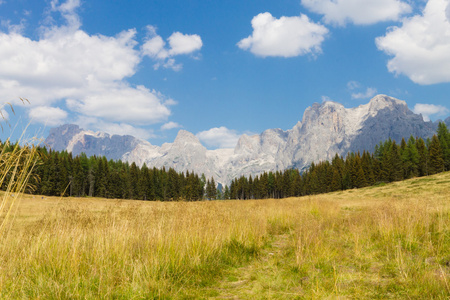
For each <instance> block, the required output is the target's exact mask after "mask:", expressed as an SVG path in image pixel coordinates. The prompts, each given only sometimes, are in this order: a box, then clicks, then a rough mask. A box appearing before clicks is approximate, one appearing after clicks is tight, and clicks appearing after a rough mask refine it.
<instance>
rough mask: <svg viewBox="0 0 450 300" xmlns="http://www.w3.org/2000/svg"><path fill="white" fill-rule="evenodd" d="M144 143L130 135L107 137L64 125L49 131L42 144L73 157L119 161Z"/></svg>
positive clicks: (75, 126) (101, 133)
mask: <svg viewBox="0 0 450 300" xmlns="http://www.w3.org/2000/svg"><path fill="white" fill-rule="evenodd" d="M141 143H145V142H144V141H141V140H139V139H137V138H135V137H132V136H131V135H124V136H119V135H112V136H111V135H109V134H107V133H103V132H92V131H87V130H83V129H80V127H79V126H77V125H73V124H66V125H62V126H59V127H56V128H52V129H51V130H50V133H49V136H48V137H47V138H46V139H45V141H44V144H45V145H49V146H50V148H52V149H53V150H56V151H62V150H67V151H69V152H72V154H74V155H78V154H80V153H82V152H84V153H86V155H87V156H93V155H97V156H103V155H104V156H106V157H107V158H108V159H115V160H119V159H122V157H123V155H124V154H125V153H127V152H129V151H132V150H133V149H135V148H136V147H137V145H139V144H141Z"/></svg>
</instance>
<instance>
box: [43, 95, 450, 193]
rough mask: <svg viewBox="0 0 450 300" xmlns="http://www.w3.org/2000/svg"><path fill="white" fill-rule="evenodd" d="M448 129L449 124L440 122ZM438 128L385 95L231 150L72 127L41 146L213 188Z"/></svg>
mask: <svg viewBox="0 0 450 300" xmlns="http://www.w3.org/2000/svg"><path fill="white" fill-rule="evenodd" d="M445 122H446V123H447V125H449V126H450V118H447V119H446V120H445ZM436 128H437V123H432V122H424V120H423V118H422V116H421V115H416V114H414V113H413V112H412V111H410V110H409V109H408V107H407V105H406V103H405V102H404V101H401V100H397V99H395V98H392V97H388V96H385V95H378V96H376V97H374V98H373V99H372V100H371V101H370V102H369V103H368V104H364V105H360V106H358V107H355V108H345V107H344V106H343V105H342V104H339V103H335V102H330V101H327V102H324V103H322V104H318V103H314V104H313V105H312V106H311V107H309V108H307V109H306V110H305V112H304V114H303V118H302V121H301V122H298V123H297V124H296V125H295V126H294V127H293V128H292V129H290V130H287V131H283V130H281V129H268V130H266V131H264V132H263V133H261V134H260V135H254V136H248V135H245V134H244V135H242V136H241V138H240V139H239V141H238V143H237V145H236V147H235V148H234V149H217V150H207V149H206V148H205V147H204V146H203V145H202V144H201V143H200V141H199V140H198V138H197V137H196V136H195V135H193V134H192V133H190V132H188V131H185V130H180V131H179V133H178V136H177V137H176V139H175V141H174V142H173V143H166V144H163V145H162V146H161V147H158V146H154V145H151V144H150V143H149V142H146V141H142V140H138V139H136V138H134V137H131V136H117V135H113V136H110V135H109V134H106V133H101V132H97V133H94V132H91V131H85V130H82V129H80V128H79V127H78V126H76V125H63V126H60V127H58V128H54V129H52V130H51V131H50V135H49V137H48V138H47V140H46V143H47V144H48V145H50V147H52V148H53V149H55V150H67V151H71V152H72V153H73V154H75V155H77V154H79V153H81V152H85V153H86V154H87V155H105V156H106V157H107V158H109V159H122V160H124V161H128V162H136V164H138V165H143V164H144V163H146V164H147V166H149V167H153V166H155V167H158V168H160V167H163V166H164V167H166V168H169V167H172V168H174V169H175V170H177V171H183V172H184V171H195V172H196V173H204V174H205V176H207V177H211V176H214V178H215V180H216V182H218V183H222V184H229V182H230V181H231V180H232V179H233V178H235V177H238V176H242V175H245V176H249V175H252V176H255V175H257V174H260V173H262V172H264V171H276V170H284V169H286V168H293V167H295V168H299V169H305V168H307V167H308V166H309V165H310V164H311V163H312V162H314V161H320V160H326V159H331V158H333V157H334V155H335V154H336V153H337V154H339V155H343V156H345V155H346V154H347V153H348V152H349V151H363V150H369V151H373V149H374V147H375V145H376V144H378V143H379V142H380V141H384V140H386V139H388V138H392V139H395V140H397V141H400V140H401V138H402V137H405V138H409V136H410V135H413V136H420V137H424V138H427V137H430V136H432V135H433V134H434V133H435V132H436Z"/></svg>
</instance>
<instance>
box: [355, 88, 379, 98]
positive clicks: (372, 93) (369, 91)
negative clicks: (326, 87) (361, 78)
mask: <svg viewBox="0 0 450 300" xmlns="http://www.w3.org/2000/svg"><path fill="white" fill-rule="evenodd" d="M376 93H377V89H375V88H371V87H369V88H367V89H366V91H365V92H363V93H352V99H367V98H372V97H373V96H375V94H376Z"/></svg>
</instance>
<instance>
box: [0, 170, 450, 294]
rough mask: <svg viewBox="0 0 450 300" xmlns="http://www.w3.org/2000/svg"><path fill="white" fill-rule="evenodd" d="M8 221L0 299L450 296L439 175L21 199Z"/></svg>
mask: <svg viewBox="0 0 450 300" xmlns="http://www.w3.org/2000/svg"><path fill="white" fill-rule="evenodd" d="M1 196H2V197H3V198H4V197H11V195H6V194H2V195H1ZM11 216H12V217H10V218H9V219H7V223H6V226H4V228H3V231H2V235H1V238H0V298H2V299H189V298H192V299H194V298H195V299H199V298H200V299H202V298H208V299H324V298H331V299H335V298H339V299H377V298H378V299H386V298H391V299H403V298H412V299H448V298H449V297H450V173H449V172H447V173H441V174H437V175H434V176H430V177H422V178H414V179H410V180H406V181H403V182H396V183H392V184H386V185H379V186H376V187H368V188H363V189H353V190H348V191H343V192H335V193H330V194H323V195H317V196H308V197H301V198H288V199H279V200H274V199H269V200H246V201H237V200H233V201H204V202H148V201H131V200H126V201H125V200H110V199H109V200H107V199H101V198H57V197H42V196H31V195H23V196H22V197H21V198H20V200H17V203H16V204H15V208H14V211H13V213H12V215H11ZM0 217H4V216H0Z"/></svg>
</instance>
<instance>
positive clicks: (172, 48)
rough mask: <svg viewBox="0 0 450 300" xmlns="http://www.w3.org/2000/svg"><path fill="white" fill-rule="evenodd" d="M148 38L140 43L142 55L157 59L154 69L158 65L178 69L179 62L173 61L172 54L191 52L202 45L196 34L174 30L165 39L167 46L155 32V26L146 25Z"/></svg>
mask: <svg viewBox="0 0 450 300" xmlns="http://www.w3.org/2000/svg"><path fill="white" fill-rule="evenodd" d="M147 31H148V39H147V41H146V42H145V43H144V44H143V45H142V53H143V55H146V56H149V57H151V58H153V59H155V60H156V61H157V63H156V64H155V65H154V68H155V69H158V68H159V67H161V66H162V67H164V68H170V69H173V70H175V71H179V70H181V68H182V65H181V64H177V63H176V62H175V59H174V58H173V57H174V56H177V55H187V54H192V53H194V52H196V51H198V50H200V49H201V48H202V46H203V42H202V39H201V37H200V36H199V35H197V34H183V33H181V32H174V33H172V35H171V36H170V37H169V38H168V39H167V41H168V43H169V47H166V42H165V41H164V40H163V38H162V37H161V36H159V35H158V34H157V33H156V27H154V26H147Z"/></svg>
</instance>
